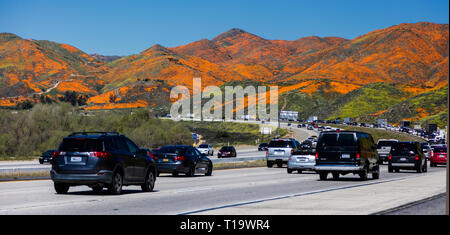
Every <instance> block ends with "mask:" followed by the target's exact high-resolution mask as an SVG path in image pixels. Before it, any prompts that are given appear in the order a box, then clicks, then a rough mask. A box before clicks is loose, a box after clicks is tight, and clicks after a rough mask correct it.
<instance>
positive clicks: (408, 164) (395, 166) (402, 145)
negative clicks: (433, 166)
mask: <svg viewBox="0 0 450 235" xmlns="http://www.w3.org/2000/svg"><path fill="white" fill-rule="evenodd" d="M388 163H389V165H388V171H389V172H390V173H392V172H394V171H395V172H399V171H400V169H406V170H416V171H417V173H421V172H427V158H426V157H425V154H424V153H423V151H422V145H421V144H420V143H419V142H397V143H395V144H394V145H392V147H391V152H390V153H389V159H388Z"/></svg>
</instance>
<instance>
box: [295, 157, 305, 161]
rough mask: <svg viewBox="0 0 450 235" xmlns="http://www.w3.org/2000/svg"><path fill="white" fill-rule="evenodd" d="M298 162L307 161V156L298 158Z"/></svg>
mask: <svg viewBox="0 0 450 235" xmlns="http://www.w3.org/2000/svg"><path fill="white" fill-rule="evenodd" d="M297 161H298V162H306V157H299V158H297Z"/></svg>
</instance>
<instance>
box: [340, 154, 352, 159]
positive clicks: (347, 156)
mask: <svg viewBox="0 0 450 235" xmlns="http://www.w3.org/2000/svg"><path fill="white" fill-rule="evenodd" d="M341 158H350V154H342V155H341Z"/></svg>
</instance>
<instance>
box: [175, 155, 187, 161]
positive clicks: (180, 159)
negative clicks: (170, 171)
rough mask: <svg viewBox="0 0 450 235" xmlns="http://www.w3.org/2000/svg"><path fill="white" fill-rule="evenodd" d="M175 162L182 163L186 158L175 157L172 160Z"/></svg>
mask: <svg viewBox="0 0 450 235" xmlns="http://www.w3.org/2000/svg"><path fill="white" fill-rule="evenodd" d="M174 160H175V161H176V162H178V161H184V160H186V158H185V157H184V156H179V157H175V159H174Z"/></svg>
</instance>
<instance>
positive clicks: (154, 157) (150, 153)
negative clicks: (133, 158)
mask: <svg viewBox="0 0 450 235" xmlns="http://www.w3.org/2000/svg"><path fill="white" fill-rule="evenodd" d="M147 154H148V156H150V157H151V158H153V160H158V157H156V156H155V155H153V153H152V152H150V151H147Z"/></svg>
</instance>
